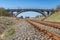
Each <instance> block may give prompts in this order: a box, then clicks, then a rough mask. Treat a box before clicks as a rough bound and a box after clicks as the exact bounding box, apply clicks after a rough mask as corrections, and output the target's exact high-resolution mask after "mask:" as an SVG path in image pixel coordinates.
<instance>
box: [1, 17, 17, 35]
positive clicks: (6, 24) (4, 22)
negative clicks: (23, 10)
mask: <svg viewBox="0 0 60 40" xmlns="http://www.w3.org/2000/svg"><path fill="white" fill-rule="evenodd" d="M17 22H18V20H16V18H13V17H0V34H2V32H4V30H5V29H8V28H10V27H12V25H15V24H16V23H17Z"/></svg>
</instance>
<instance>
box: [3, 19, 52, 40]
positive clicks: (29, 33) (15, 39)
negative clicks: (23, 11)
mask: <svg viewBox="0 0 60 40" xmlns="http://www.w3.org/2000/svg"><path fill="white" fill-rule="evenodd" d="M15 31H16V33H15V34H13V35H12V36H9V37H6V38H5V39H4V40H53V39H52V38H49V36H48V35H46V34H44V33H43V32H39V31H38V30H37V29H35V28H34V27H33V26H32V25H30V24H29V23H28V22H26V21H25V20H20V23H19V24H18V25H17V26H15Z"/></svg>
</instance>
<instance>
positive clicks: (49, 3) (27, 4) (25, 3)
mask: <svg viewBox="0 0 60 40" xmlns="http://www.w3.org/2000/svg"><path fill="white" fill-rule="evenodd" d="M57 5H60V0H0V7H3V8H6V9H8V8H10V9H12V8H15V9H16V8H38V9H39V8H43V9H44V8H46V9H47V8H48V9H50V8H55V7H56V6H57ZM30 13H31V12H30ZM34 13H35V12H34ZM31 15H32V14H31ZM36 15H37V14H36Z"/></svg>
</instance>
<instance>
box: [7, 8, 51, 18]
mask: <svg viewBox="0 0 60 40" xmlns="http://www.w3.org/2000/svg"><path fill="white" fill-rule="evenodd" d="M6 11H8V12H11V13H12V15H13V12H17V15H18V14H20V13H22V12H27V11H34V12H38V13H41V14H42V15H43V16H45V17H47V16H49V15H50V14H51V12H52V10H51V9H6ZM46 13H47V15H46ZM17 15H16V16H17Z"/></svg>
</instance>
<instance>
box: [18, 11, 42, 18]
mask: <svg viewBox="0 0 60 40" xmlns="http://www.w3.org/2000/svg"><path fill="white" fill-rule="evenodd" d="M21 16H23V18H26V17H29V18H35V17H39V16H42V14H41V13H39V12H35V11H27V12H22V13H20V14H19V15H17V17H21Z"/></svg>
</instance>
